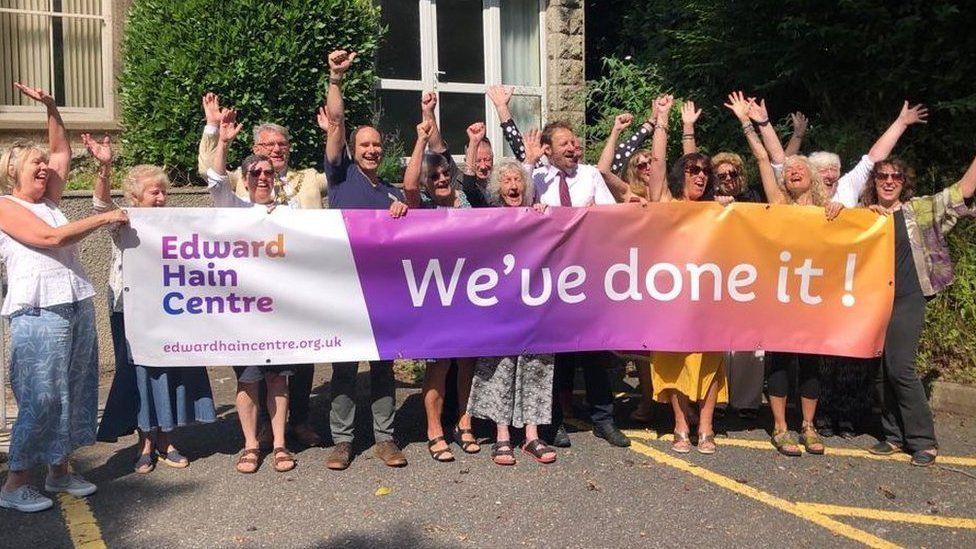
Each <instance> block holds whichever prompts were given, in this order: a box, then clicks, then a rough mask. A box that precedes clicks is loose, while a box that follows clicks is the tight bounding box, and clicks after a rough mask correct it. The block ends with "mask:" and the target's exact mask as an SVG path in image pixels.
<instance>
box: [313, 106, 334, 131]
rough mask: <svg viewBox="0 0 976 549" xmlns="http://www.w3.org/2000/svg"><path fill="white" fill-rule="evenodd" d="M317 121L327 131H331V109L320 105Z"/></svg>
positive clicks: (316, 116)
mask: <svg viewBox="0 0 976 549" xmlns="http://www.w3.org/2000/svg"><path fill="white" fill-rule="evenodd" d="M315 122H316V123H317V124H318V125H319V127H320V128H322V131H323V132H325V133H329V130H330V129H332V119H331V118H329V111H328V109H326V108H325V107H319V110H318V113H317V114H316V115H315Z"/></svg>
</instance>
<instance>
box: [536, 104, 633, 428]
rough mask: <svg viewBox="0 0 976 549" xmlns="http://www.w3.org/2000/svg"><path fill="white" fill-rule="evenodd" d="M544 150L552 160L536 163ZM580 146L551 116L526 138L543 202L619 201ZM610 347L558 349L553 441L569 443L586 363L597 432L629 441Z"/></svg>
mask: <svg viewBox="0 0 976 549" xmlns="http://www.w3.org/2000/svg"><path fill="white" fill-rule="evenodd" d="M543 155H545V156H546V157H547V158H548V159H549V165H548V166H540V167H538V168H535V169H532V167H533V166H535V165H536V163H537V162H538V161H539V159H540V158H541V157H542V156H543ZM581 157H582V155H581V149H580V146H579V139H577V137H576V134H575V133H574V132H573V128H572V127H571V126H570V125H569V124H567V123H565V122H551V123H549V124H547V125H546V127H545V128H543V130H542V131H541V132H540V131H538V130H532V131H530V132H528V133H527V134H526V138H525V164H526V171H528V172H530V173H531V174H532V183H533V185H535V192H536V196H537V197H538V200H539V202H541V203H542V204H546V205H549V206H564V207H572V206H576V207H580V206H592V205H602V204H616V203H617V201H616V200H615V199H614V198H613V195H612V194H611V193H610V189H609V188H607V184H606V182H605V181H604V180H603V176H602V175H600V171H599V170H597V169H596V167H595V166H590V165H589V164H580V158H581ZM608 356H609V353H605V352H600V351H596V352H575V353H557V354H556V364H555V371H554V375H553V402H552V425H551V428H552V433H551V435H550V436H549V437H547V438H550V439H551V443H552V445H553V446H557V447H566V446H569V445H570V440H569V437H568V436H567V435H566V430H565V428H564V427H563V425H562V423H563V421H562V420H563V412H564V411H568V410H564V408H566V407H567V406H569V405H570V404H571V402H572V392H573V376H574V375H575V373H576V368H577V367H580V368H582V369H583V376H584V381H585V384H586V401H587V403H588V404H589V405H590V421H591V422H592V423H593V434H594V435H596V436H598V437H600V438H602V439H604V440H606V441H607V442H608V443H610V444H612V445H613V446H622V447H623V446H630V439H629V438H627V436H626V435H624V434H623V433H622V432H620V429H617V426H616V425H614V423H613V393H612V392H611V389H610V378H609V375H608V374H607V370H606V367H605V362H606V360H607V359H608Z"/></svg>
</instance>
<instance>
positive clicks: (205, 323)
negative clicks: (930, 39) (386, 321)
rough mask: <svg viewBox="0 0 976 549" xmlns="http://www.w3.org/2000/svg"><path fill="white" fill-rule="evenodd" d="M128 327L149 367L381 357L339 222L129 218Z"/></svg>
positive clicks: (294, 216) (135, 351) (288, 216)
mask: <svg viewBox="0 0 976 549" xmlns="http://www.w3.org/2000/svg"><path fill="white" fill-rule="evenodd" d="M129 219H130V226H129V227H128V228H124V229H123V230H122V238H121V242H122V247H123V262H122V265H123V281H124V290H123V292H124V294H123V295H124V308H125V328H126V336H127V338H128V341H129V346H130V348H131V350H132V357H133V360H134V361H135V363H136V364H142V365H146V366H216V365H229V366H237V365H262V364H298V363H311V362H333V361H342V360H350V359H352V358H355V359H362V358H371V359H376V358H378V354H377V350H376V342H375V341H374V339H373V331H372V328H371V327H370V322H369V314H368V312H367V310H366V302H365V300H364V298H363V291H362V288H361V287H360V283H359V277H358V276H357V274H356V265H355V262H354V261H353V255H352V250H351V248H350V246H349V237H348V235H347V233H346V229H345V225H344V223H343V219H342V213H341V212H339V211H329V210H291V209H288V208H278V209H276V210H275V211H273V212H271V213H268V212H267V210H266V209H265V208H263V207H255V208H243V209H228V208H213V209H211V208H132V209H130V210H129Z"/></svg>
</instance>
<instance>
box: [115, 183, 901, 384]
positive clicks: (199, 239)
mask: <svg viewBox="0 0 976 549" xmlns="http://www.w3.org/2000/svg"><path fill="white" fill-rule="evenodd" d="M129 215H130V219H131V225H130V228H128V229H125V231H124V234H123V237H124V241H125V242H124V260H123V266H124V272H123V278H124V284H125V322H126V334H127V336H128V338H129V343H130V346H131V349H132V354H133V357H134V360H135V362H136V363H139V364H145V365H151V366H198V365H229V364H232V365H245V364H290V363H308V362H331V361H356V360H374V359H378V358H383V359H391V358H401V357H403V358H436V357H461V356H494V355H504V354H517V353H547V352H560V351H576V350H628V351H644V350H646V351H652V350H661V351H725V350H757V349H764V350H778V351H794V352H803V353H821V354H831V355H846V356H858V357H871V356H876V355H878V354H880V352H881V349H882V347H883V342H884V332H885V327H886V325H887V322H888V318H889V316H890V313H891V305H892V299H893V295H894V288H893V278H894V275H893V269H894V260H893V254H894V231H893V229H892V224H891V222H890V220H889V219H886V218H882V217H879V216H877V215H875V214H873V213H871V212H868V211H865V210H853V211H845V212H843V213H842V214H841V216H840V217H839V218H838V219H835V220H833V221H827V220H826V219H825V218H824V214H823V210H822V209H819V208H812V207H809V208H804V207H789V206H766V205H753V204H734V205H732V206H729V207H724V208H723V207H722V206H720V205H719V204H717V203H711V202H710V203H702V204H691V203H688V204H685V203H670V204H651V205H648V206H646V207H641V206H638V205H619V206H598V207H590V208H550V209H549V210H548V211H546V212H545V213H539V212H536V211H534V210H532V209H530V208H491V209H476V210H446V209H442V210H424V211H411V212H410V213H409V214H408V215H407V216H406V217H404V218H401V219H391V218H390V216H389V214H388V213H387V212H385V211H364V210H357V211H338V210H319V211H313V210H290V209H287V208H278V209H277V210H275V211H273V212H271V213H268V212H267V211H266V210H265V209H263V208H253V209H197V208H158V209H153V208H134V209H131V210H130V211H129Z"/></svg>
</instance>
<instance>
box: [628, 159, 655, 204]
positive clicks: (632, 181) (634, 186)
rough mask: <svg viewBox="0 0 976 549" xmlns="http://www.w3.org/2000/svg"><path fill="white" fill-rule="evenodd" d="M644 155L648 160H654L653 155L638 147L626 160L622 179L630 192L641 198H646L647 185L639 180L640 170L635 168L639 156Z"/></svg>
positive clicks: (638, 161)
mask: <svg viewBox="0 0 976 549" xmlns="http://www.w3.org/2000/svg"><path fill="white" fill-rule="evenodd" d="M645 157H646V158H647V161H648V162H653V160H654V155H653V154H651V151H649V150H647V149H638V150H637V151H635V152H634V154H633V156H631V157H630V160H628V161H627V166H626V167H625V168H624V177H623V180H624V181H626V182H627V185H629V186H630V192H632V193H634V194H636V195H637V196H639V197H641V198H647V185H646V184H645V183H644V182H643V181H641V178H640V170H638V169H637V164H639V163H640V159H641V158H645Z"/></svg>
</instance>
